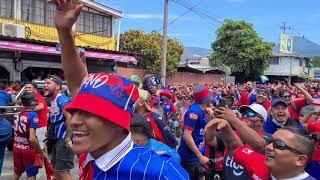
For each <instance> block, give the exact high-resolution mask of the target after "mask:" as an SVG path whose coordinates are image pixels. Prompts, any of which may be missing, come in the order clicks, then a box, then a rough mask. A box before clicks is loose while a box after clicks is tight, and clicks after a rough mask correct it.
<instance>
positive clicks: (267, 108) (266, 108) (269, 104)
mask: <svg viewBox="0 0 320 180" xmlns="http://www.w3.org/2000/svg"><path fill="white" fill-rule="evenodd" d="M255 103H256V104H259V103H257V102H255ZM260 105H261V106H263V107H264V109H265V110H266V111H268V110H269V108H270V107H271V101H269V100H267V101H266V102H265V103H264V104H260Z"/></svg>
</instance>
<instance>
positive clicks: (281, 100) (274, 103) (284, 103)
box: [271, 98, 288, 107]
mask: <svg viewBox="0 0 320 180" xmlns="http://www.w3.org/2000/svg"><path fill="white" fill-rule="evenodd" d="M278 104H283V105H284V106H285V107H288V104H287V102H286V101H284V100H283V99H280V98H277V99H274V100H272V101H271V107H275V106H276V105H278Z"/></svg>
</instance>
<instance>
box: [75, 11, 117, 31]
mask: <svg viewBox="0 0 320 180" xmlns="http://www.w3.org/2000/svg"><path fill="white" fill-rule="evenodd" d="M76 28H77V31H79V32H82V33H90V34H95V35H99V36H106V37H111V36H112V18H111V16H106V15H102V14H98V13H97V12H93V11H90V12H88V11H82V12H81V13H80V16H79V18H78V20H77V22H76Z"/></svg>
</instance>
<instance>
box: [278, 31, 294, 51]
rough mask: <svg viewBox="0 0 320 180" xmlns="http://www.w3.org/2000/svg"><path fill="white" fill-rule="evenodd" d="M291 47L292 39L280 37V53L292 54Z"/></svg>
mask: <svg viewBox="0 0 320 180" xmlns="http://www.w3.org/2000/svg"><path fill="white" fill-rule="evenodd" d="M292 45H293V38H292V37H290V36H288V35H286V34H281V35H280V52H281V53H292Z"/></svg>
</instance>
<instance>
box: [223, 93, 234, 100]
mask: <svg viewBox="0 0 320 180" xmlns="http://www.w3.org/2000/svg"><path fill="white" fill-rule="evenodd" d="M223 98H224V99H225V100H230V101H234V97H233V96H232V95H230V94H228V95H225V96H223Z"/></svg>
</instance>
